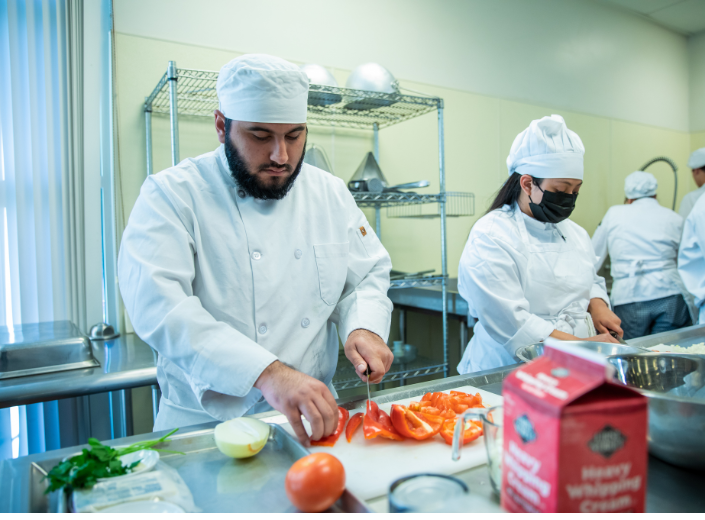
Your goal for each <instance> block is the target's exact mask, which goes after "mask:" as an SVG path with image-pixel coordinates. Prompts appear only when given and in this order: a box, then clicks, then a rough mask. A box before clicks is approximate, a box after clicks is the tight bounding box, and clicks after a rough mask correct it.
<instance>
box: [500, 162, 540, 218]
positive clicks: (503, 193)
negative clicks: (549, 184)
mask: <svg viewBox="0 0 705 520" xmlns="http://www.w3.org/2000/svg"><path fill="white" fill-rule="evenodd" d="M521 176H522V174H521V173H519V172H514V173H512V174H511V176H510V177H509V178H508V179H507V182H505V183H504V185H503V186H502V187H501V188H500V189H499V191H498V192H497V196H496V197H495V199H494V202H493V203H492V205H491V206H490V209H488V210H487V213H489V212H490V211H494V210H496V209H499V208H501V207H502V206H504V205H505V204H508V205H510V206H511V205H512V204H514V203H515V202H516V201H518V200H519V195H520V194H521V184H519V179H521ZM531 179H532V180H533V181H534V184H535V185H536V186H541V183H543V179H537V178H536V177H531Z"/></svg>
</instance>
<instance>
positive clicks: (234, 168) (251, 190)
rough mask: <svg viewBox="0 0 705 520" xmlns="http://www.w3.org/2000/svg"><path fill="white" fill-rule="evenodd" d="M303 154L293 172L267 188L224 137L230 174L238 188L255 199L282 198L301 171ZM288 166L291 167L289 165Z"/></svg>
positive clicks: (276, 165)
mask: <svg viewBox="0 0 705 520" xmlns="http://www.w3.org/2000/svg"><path fill="white" fill-rule="evenodd" d="M229 134H230V132H227V133H226V135H229ZM305 150H306V142H304V152H305ZM304 155H305V153H302V154H301V159H299V164H297V165H296V168H295V169H294V171H293V173H292V174H291V175H289V177H288V178H287V179H286V181H285V182H284V184H282V185H281V186H279V187H276V188H269V187H267V186H262V185H261V184H260V182H259V180H258V179H257V177H256V176H255V175H254V174H252V173H250V170H249V169H248V168H247V164H245V161H244V160H243V159H242V157H241V156H240V153H239V152H238V151H237V148H235V145H234V144H233V143H232V142H231V140H230V138H229V137H228V138H226V139H225V157H226V158H227V159H228V166H230V174H231V175H232V176H233V178H234V179H235V181H236V182H237V183H238V185H239V186H240V188H242V189H243V190H245V193H247V194H248V195H249V196H251V197H254V198H256V199H261V200H281V199H283V198H284V197H285V196H286V194H287V193H289V190H291V188H292V187H293V186H294V181H295V180H296V177H298V176H299V173H300V172H301V166H302V165H303V163H304ZM267 166H270V165H266V166H262V167H264V168H266V167H267ZM271 166H272V167H274V168H281V167H283V166H284V165H282V164H277V163H274V162H273V163H271ZM287 166H288V165H287ZM289 168H291V167H290V166H289Z"/></svg>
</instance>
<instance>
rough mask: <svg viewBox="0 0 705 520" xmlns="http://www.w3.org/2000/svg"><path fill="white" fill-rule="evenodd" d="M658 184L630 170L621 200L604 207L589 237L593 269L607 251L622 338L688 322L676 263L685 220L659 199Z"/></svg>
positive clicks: (639, 335)
mask: <svg viewBox="0 0 705 520" xmlns="http://www.w3.org/2000/svg"><path fill="white" fill-rule="evenodd" d="M657 189H658V182H657V181H656V178H655V177H654V176H653V175H651V174H650V173H647V172H634V173H632V174H630V175H629V176H628V177H627V178H626V180H625V181H624V193H625V195H626V201H625V204H624V205H620V206H613V207H611V208H610V209H609V210H607V213H606V214H605V217H604V218H603V219H602V222H601V223H600V225H599V226H598V227H597V230H596V231H595V234H594V235H593V237H592V245H593V247H594V248H595V254H596V255H597V262H596V264H595V269H597V270H598V271H599V270H600V268H601V267H602V264H603V263H604V261H605V259H606V258H607V255H608V254H609V256H610V260H611V273H612V278H613V280H614V282H613V284H612V294H611V298H610V299H611V301H612V308H613V310H614V313H615V314H616V315H617V316H619V319H620V320H622V329H623V330H624V339H632V338H640V337H642V336H648V335H650V334H656V333H657V332H665V331H667V330H674V329H679V328H681V327H687V326H688V325H692V320H691V316H690V311H689V310H688V305H687V301H686V297H685V293H686V291H685V287H684V286H683V282H682V281H681V278H680V276H679V275H678V265H677V258H678V245H679V244H680V238H681V233H682V232H683V219H682V218H681V217H680V216H679V215H678V214H677V213H675V212H674V211H671V210H670V209H668V208H664V207H663V206H661V205H660V204H659V203H658V201H657V200H656V191H657Z"/></svg>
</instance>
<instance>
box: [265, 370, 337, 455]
mask: <svg viewBox="0 0 705 520" xmlns="http://www.w3.org/2000/svg"><path fill="white" fill-rule="evenodd" d="M255 388H258V389H259V390H260V391H261V392H262V395H263V396H264V398H265V399H266V400H267V402H268V403H269V404H270V406H271V407H272V408H274V409H275V410H278V411H280V412H281V413H283V414H284V415H286V418H287V419H289V424H291V427H292V428H293V429H294V433H296V436H297V437H298V438H299V442H300V443H301V444H303V445H304V446H306V447H308V446H309V445H310V442H309V438H308V434H307V433H306V429H305V428H304V425H303V423H302V422H301V415H302V414H303V416H304V417H306V419H307V420H308V422H309V423H311V439H313V440H315V441H317V440H320V439H321V438H323V437H327V436H328V435H330V434H331V433H333V432H334V431H335V428H336V427H337V426H338V405H337V404H336V402H335V399H333V394H331V393H330V390H329V389H328V387H327V386H326V385H324V384H323V383H321V382H320V381H319V380H318V379H314V378H312V377H310V376H307V375H306V374H303V373H301V372H299V371H297V370H294V369H293V368H289V367H288V366H286V365H285V364H284V363H282V362H280V361H275V362H274V363H272V364H271V365H269V366H268V367H267V368H265V369H264V371H263V372H262V373H261V374H260V376H259V378H257V381H255Z"/></svg>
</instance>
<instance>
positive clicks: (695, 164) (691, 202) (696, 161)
mask: <svg viewBox="0 0 705 520" xmlns="http://www.w3.org/2000/svg"><path fill="white" fill-rule="evenodd" d="M688 168H690V169H692V171H693V180H694V181H695V184H696V185H697V186H698V189H697V190H695V191H691V192H690V193H687V194H686V195H685V197H683V200H682V201H681V205H680V207H679V208H678V214H679V215H680V216H681V217H683V218H684V219H686V218H688V215H690V212H691V211H693V207H694V206H695V203H696V202H697V200H698V199H699V198H700V196H701V195H702V194H703V193H705V148H700V149H698V150H695V151H694V152H693V153H691V154H690V159H688Z"/></svg>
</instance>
